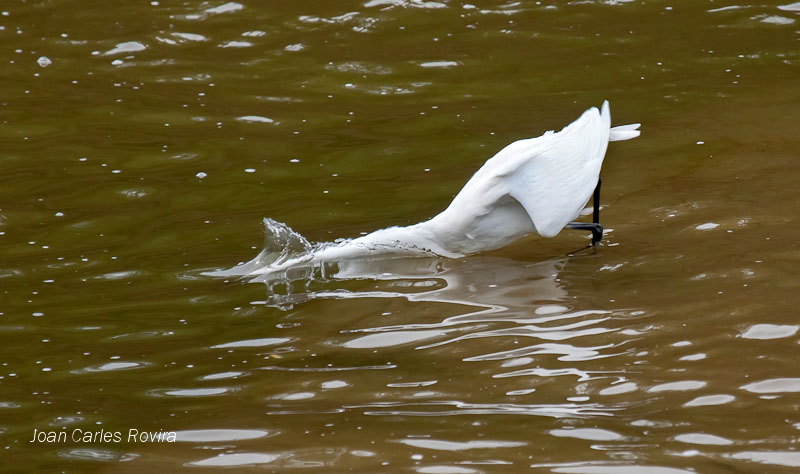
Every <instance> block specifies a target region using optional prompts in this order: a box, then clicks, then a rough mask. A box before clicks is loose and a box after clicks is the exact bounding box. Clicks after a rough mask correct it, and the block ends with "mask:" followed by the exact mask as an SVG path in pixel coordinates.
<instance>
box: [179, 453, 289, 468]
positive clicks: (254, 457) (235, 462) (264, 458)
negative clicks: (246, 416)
mask: <svg viewBox="0 0 800 474" xmlns="http://www.w3.org/2000/svg"><path fill="white" fill-rule="evenodd" d="M280 458H281V455H280V454H266V453H233V454H219V455H217V456H214V457H211V458H206V459H201V460H199V461H192V462H189V463H187V465H189V466H208V467H231V466H247V465H251V464H269V463H272V462H275V461H277V460H278V459H280Z"/></svg>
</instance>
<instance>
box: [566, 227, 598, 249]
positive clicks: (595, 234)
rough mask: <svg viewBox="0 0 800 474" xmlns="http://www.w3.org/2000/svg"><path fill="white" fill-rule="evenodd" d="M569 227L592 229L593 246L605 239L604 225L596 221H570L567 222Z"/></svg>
mask: <svg viewBox="0 0 800 474" xmlns="http://www.w3.org/2000/svg"><path fill="white" fill-rule="evenodd" d="M567 229H577V230H590V231H592V243H591V247H594V246H595V245H597V244H599V243H600V241H601V240H603V226H601V225H600V224H599V223H596V222H570V223H569V224H567Z"/></svg>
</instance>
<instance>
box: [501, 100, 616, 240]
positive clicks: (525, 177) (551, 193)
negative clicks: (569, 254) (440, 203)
mask: <svg viewBox="0 0 800 474" xmlns="http://www.w3.org/2000/svg"><path fill="white" fill-rule="evenodd" d="M610 125H611V116H610V112H609V107H608V102H603V106H602V112H601V111H598V110H597V108H596V107H592V108H591V109H589V110H587V111H586V112H584V113H583V115H581V116H580V117H579V118H578V119H577V120H576V121H574V122H572V123H571V124H569V125H568V126H566V127H564V129H563V130H561V131H560V132H558V133H553V134H548V135H545V136H543V137H539V138H538V139H534V140H535V141H533V140H532V141H531V147H530V149H525V147H524V146H523V145H522V144H520V145H518V146H517V149H516V150H515V154H517V156H516V157H515V159H514V161H516V162H517V163H516V165H517V166H515V169H514V171H513V172H512V173H509V174H508V175H507V176H508V194H509V195H510V196H511V197H513V198H514V199H516V200H517V201H519V203H520V204H521V205H522V207H524V208H525V211H526V212H527V213H528V215H529V216H530V218H531V221H533V225H534V226H535V227H536V232H538V233H539V234H540V235H542V236H543V237H553V236H555V235H556V234H558V233H559V232H560V231H561V229H563V228H564V226H566V225H567V223H569V222H570V221H571V220H573V219H575V218H576V217H577V216H578V214H579V213H580V211H581V209H582V208H583V206H584V205H585V204H586V201H588V199H589V197H590V196H591V195H592V192H593V191H594V188H595V186H596V185H597V179H598V176H599V175H600V167H601V166H602V164H603V156H604V155H605V152H606V148H607V147H608V136H609V129H610ZM522 142H525V141H524V140H523V141H522Z"/></svg>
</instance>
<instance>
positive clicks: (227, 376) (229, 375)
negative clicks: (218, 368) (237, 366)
mask: <svg viewBox="0 0 800 474" xmlns="http://www.w3.org/2000/svg"><path fill="white" fill-rule="evenodd" d="M243 375H247V374H245V373H244V372H235V371H234V372H219V373H216V374H208V375H204V376H202V377H200V378H201V379H202V380H220V379H237V378H239V377H241V376H243Z"/></svg>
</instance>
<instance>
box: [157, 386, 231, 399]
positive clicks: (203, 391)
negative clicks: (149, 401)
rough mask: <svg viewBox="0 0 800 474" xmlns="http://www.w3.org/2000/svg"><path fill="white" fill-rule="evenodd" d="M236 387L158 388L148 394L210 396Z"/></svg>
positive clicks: (161, 395) (160, 395) (159, 395)
mask: <svg viewBox="0 0 800 474" xmlns="http://www.w3.org/2000/svg"><path fill="white" fill-rule="evenodd" d="M235 390H236V389H235V388H233V387H219V388H186V389H157V390H150V391H149V392H147V394H148V395H151V396H156V397H163V396H169V397H210V396H215V395H222V394H224V393H228V392H233V391H235Z"/></svg>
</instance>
